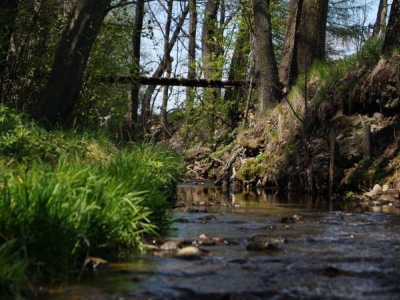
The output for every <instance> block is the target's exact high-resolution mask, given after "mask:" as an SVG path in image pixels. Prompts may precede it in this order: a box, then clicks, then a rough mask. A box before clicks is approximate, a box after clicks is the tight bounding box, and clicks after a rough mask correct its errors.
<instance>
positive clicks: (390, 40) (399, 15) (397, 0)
mask: <svg viewBox="0 0 400 300" xmlns="http://www.w3.org/2000/svg"><path fill="white" fill-rule="evenodd" d="M399 47H400V0H393V2H392V8H391V9H390V15H389V22H388V26H387V30H386V35H385V41H384V43H383V50H382V52H383V54H385V55H392V52H393V50H395V49H398V48H399Z"/></svg>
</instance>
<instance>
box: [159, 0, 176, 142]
mask: <svg viewBox="0 0 400 300" xmlns="http://www.w3.org/2000/svg"><path fill="white" fill-rule="evenodd" d="M173 3H174V2H173V0H168V16H167V23H166V25H165V36H164V55H165V59H164V61H163V64H164V66H163V68H164V69H165V70H166V71H167V78H171V73H172V58H171V55H170V53H169V52H168V44H169V36H170V31H171V22H172V8H173ZM168 92H169V86H167V85H165V86H164V93H163V101H162V105H161V125H162V129H161V130H162V135H163V137H164V138H165V134H166V132H167V131H168V129H167V128H168V118H167V107H168V98H169V95H168V94H169V93H168Z"/></svg>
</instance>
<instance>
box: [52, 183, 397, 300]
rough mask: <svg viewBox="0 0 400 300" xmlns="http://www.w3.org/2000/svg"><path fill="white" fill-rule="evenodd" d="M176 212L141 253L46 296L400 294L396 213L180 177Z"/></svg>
mask: <svg viewBox="0 0 400 300" xmlns="http://www.w3.org/2000/svg"><path fill="white" fill-rule="evenodd" d="M178 198H179V199H178V202H177V203H180V205H177V206H179V207H177V209H175V211H174V212H173V213H172V215H173V217H174V219H175V220H176V221H175V223H174V226H173V229H172V230H171V231H170V233H169V235H168V237H166V238H165V239H149V240H148V241H147V247H148V252H147V254H145V255H138V256H134V257H132V258H130V259H129V260H126V261H121V262H109V264H108V266H107V267H106V268H104V269H98V270H97V271H94V270H86V271H85V272H84V274H83V276H82V278H81V280H80V281H77V282H70V283H68V284H64V285H62V286H57V287H54V286H50V288H49V287H48V286H46V287H44V289H46V290H47V291H49V294H47V295H48V297H47V299H58V300H60V299H120V300H122V299H398V298H399V297H400V286H399V282H400V256H399V253H400V213H399V210H398V209H397V208H394V207H390V206H386V205H384V206H379V207H373V208H372V209H370V210H364V211H360V210H355V211H352V210H346V211H344V210H343V209H342V207H340V206H339V205H338V204H336V203H329V202H327V201H325V200H323V199H309V198H303V197H300V196H299V197H297V198H291V199H289V198H279V197H277V196H274V195H268V194H265V193H264V192H260V193H257V192H256V191H254V192H244V193H239V194H233V193H229V191H222V190H221V189H220V188H216V187H214V186H211V185H210V186H207V185H192V184H186V185H181V186H180V187H179V190H178Z"/></svg>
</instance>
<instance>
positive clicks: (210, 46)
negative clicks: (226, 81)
mask: <svg viewBox="0 0 400 300" xmlns="http://www.w3.org/2000/svg"><path fill="white" fill-rule="evenodd" d="M218 7H219V0H208V1H207V5H206V9H205V12H204V24H203V33H202V58H203V68H204V77H205V78H206V79H215V78H213V76H215V73H216V71H217V70H216V68H215V57H216V52H217V46H218V45H217V42H216V34H217V29H218V25H217V13H218Z"/></svg>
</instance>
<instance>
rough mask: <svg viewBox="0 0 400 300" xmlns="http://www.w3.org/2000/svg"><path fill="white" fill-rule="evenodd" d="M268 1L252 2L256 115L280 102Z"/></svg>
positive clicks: (256, 0) (260, 114) (255, 0)
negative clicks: (256, 97)
mask: <svg viewBox="0 0 400 300" xmlns="http://www.w3.org/2000/svg"><path fill="white" fill-rule="evenodd" d="M269 5H270V0H253V17H254V20H253V28H254V42H253V44H254V80H255V83H256V86H257V95H258V114H259V116H263V115H264V114H265V113H266V111H267V109H268V108H270V107H272V106H273V105H274V104H275V103H276V101H278V100H280V94H281V90H280V84H279V80H278V67H277V64H276V59H275V54H274V50H273V44H272V31H271V29H272V28H271V15H270V10H269Z"/></svg>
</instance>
